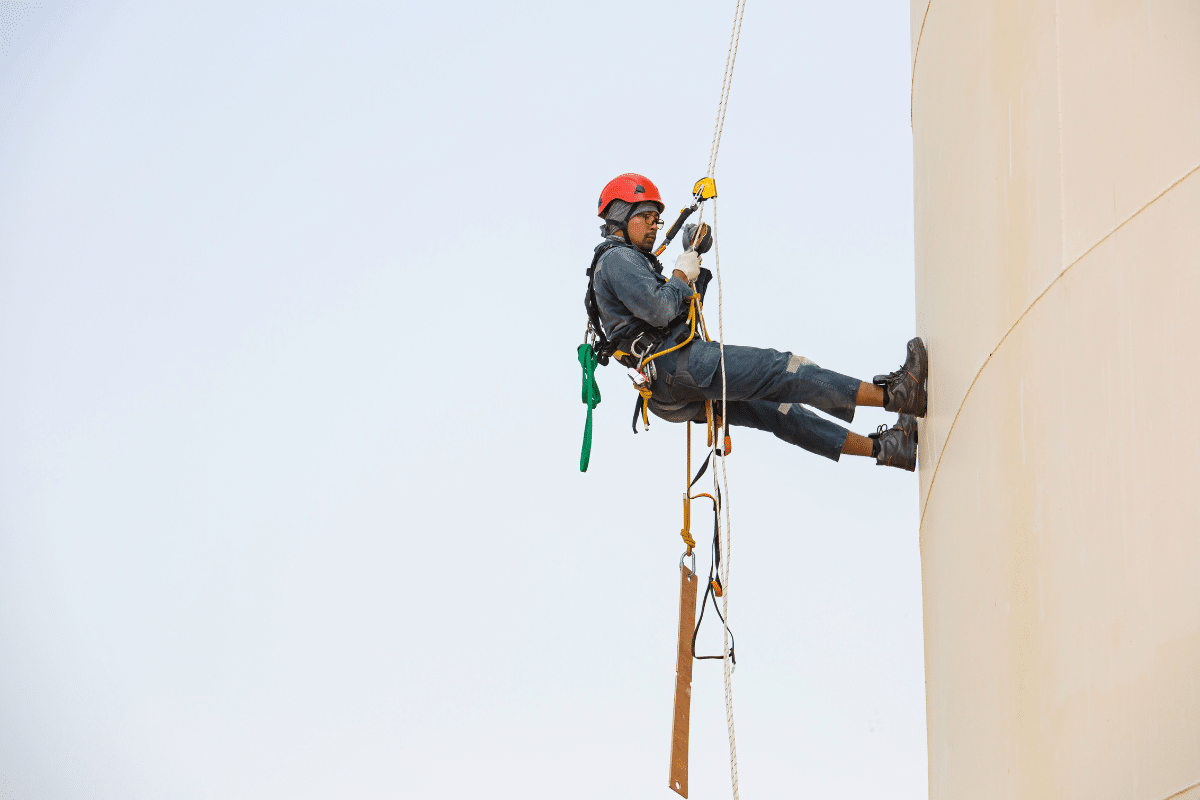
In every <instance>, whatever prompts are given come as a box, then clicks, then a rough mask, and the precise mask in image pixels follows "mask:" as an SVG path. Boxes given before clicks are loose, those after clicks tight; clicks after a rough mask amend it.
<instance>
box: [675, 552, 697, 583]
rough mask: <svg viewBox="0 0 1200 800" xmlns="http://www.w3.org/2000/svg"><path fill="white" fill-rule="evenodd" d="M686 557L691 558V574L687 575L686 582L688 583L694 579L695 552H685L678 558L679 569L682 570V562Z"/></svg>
mask: <svg viewBox="0 0 1200 800" xmlns="http://www.w3.org/2000/svg"><path fill="white" fill-rule="evenodd" d="M688 556H691V557H692V571H691V573H689V574H688V580H689V581H690V580H691V579H692V578H694V577H696V551H695V550H693V551H692V552H690V553H689V552H687V551H686V550H685V551H684V553H683V555H681V556H680V557H679V568H680V569H683V560H684V559H685V558H687V557H688Z"/></svg>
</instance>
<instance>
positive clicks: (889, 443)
mask: <svg viewBox="0 0 1200 800" xmlns="http://www.w3.org/2000/svg"><path fill="white" fill-rule="evenodd" d="M868 435H869V436H870V437H871V438H872V439H874V440H875V443H874V446H873V447H872V448H871V449H872V450H873V455H874V456H875V463H876V464H878V465H879V466H881V467H898V468H900V469H906V470H908V471H909V472H912V471H914V470H915V469H916V468H917V418H916V417H914V416H912V415H910V414H901V415H900V418H899V419H897V420H896V424H895V425H893V426H892V427H890V428H889V427H888V426H887V425H880V426H879V430H877V431H875V433H872V434H868Z"/></svg>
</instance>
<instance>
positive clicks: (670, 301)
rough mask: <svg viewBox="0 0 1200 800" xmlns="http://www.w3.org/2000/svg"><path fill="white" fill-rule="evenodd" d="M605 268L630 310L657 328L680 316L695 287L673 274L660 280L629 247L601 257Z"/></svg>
mask: <svg viewBox="0 0 1200 800" xmlns="http://www.w3.org/2000/svg"><path fill="white" fill-rule="evenodd" d="M600 263H601V271H602V272H603V273H604V276H605V280H606V281H607V283H608V285H609V287H610V288H611V289H612V291H613V293H614V294H615V295H616V296H617V299H618V300H620V301H621V303H622V304H624V306H625V307H626V308H628V309H629V312H630V313H631V314H633V315H634V316H635V317H637V318H638V319H640V320H644V321H645V322H648V323H650V324H651V325H653V326H654V327H656V328H661V327H663V326H665V325H666V324H667V323H668V322H670V321H671V320H673V319H675V317H677V316H679V312H680V311H682V310H683V309H684V305H685V303H686V302H687V299H688V298H689V297H691V296H692V289H691V287H690V286H688V285H687V282H686V281H684V280H681V279H680V278H677V277H675V276H672V277H671V279H670V280H668V281H667V282H666V283H661V282H659V280H658V278H657V277H656V276H655V274H654V273H653V272H651V271H650V268H649V267H647V266H646V265H645V264H643V263H641V262H640V261H639V260H637V257H636V256H634V255H633V254H632V253H630V252H629V251H628V250H627V249H625V248H616V249H613V250H611V251H609V252H608V253H606V254H605V255H604V257H603V258H602V259H601V262H600Z"/></svg>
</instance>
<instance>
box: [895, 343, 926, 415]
mask: <svg viewBox="0 0 1200 800" xmlns="http://www.w3.org/2000/svg"><path fill="white" fill-rule="evenodd" d="M912 340H913V341H914V342H916V343H917V363H918V364H920V371H921V377H920V378H917V376H916V375H913V378H914V379H916V380H917V408H915V409H913V410H912V411H901V412H900V413H902V414H912V415H913V416H914V417H924V416H925V412H926V411H928V410H929V393H928V392H927V391H926V389H925V383H926V381H928V380H929V353H928V352H926V350H925V342H924V341H922V340H921V337H920V336H914V337H913V339H912ZM909 374H910V375H911V374H912V373H909Z"/></svg>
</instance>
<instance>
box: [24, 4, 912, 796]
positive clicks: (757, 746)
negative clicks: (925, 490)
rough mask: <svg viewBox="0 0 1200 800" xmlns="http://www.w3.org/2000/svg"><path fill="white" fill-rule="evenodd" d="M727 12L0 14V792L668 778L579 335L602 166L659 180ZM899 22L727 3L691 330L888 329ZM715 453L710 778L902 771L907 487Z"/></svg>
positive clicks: (907, 712)
mask: <svg viewBox="0 0 1200 800" xmlns="http://www.w3.org/2000/svg"><path fill="white" fill-rule="evenodd" d="M733 10H734V3H733V2H732V0H730V2H708V1H704V2H686V3H685V2H643V3H633V2H623V1H621V0H615V1H614V2H611V3H607V4H593V3H589V4H582V3H564V2H561V1H559V2H525V3H503V4H501V3H459V2H441V3H419V4H415V3H403V2H401V3H396V2H379V3H366V2H338V3H332V2H329V3H318V2H288V3H284V2H279V3H261V2H244V1H243V2H237V3H224V2H212V3H201V4H197V3H161V2H156V3H150V2H147V3H119V2H87V1H86V0H84V1H83V2H65V3H55V2H50V1H49V0H46V2H40V3H16V2H3V3H0V32H2V36H0V798H3V800H10V798H11V800H53V799H54V798H105V797H111V798H123V799H124V798H153V799H154V800H160V799H161V798H222V799H225V798H289V800H295V798H310V797H311V798H328V797H356V798H357V797H364V798H366V797H380V798H385V797H386V798H394V797H405V798H407V797H413V798H423V797H446V798H460V797H461V798H472V797H489V798H490V797H536V798H560V797H571V798H612V797H659V798H667V797H673V796H674V795H672V794H669V790H668V789H667V787H666V782H667V781H666V778H667V766H668V754H669V741H670V727H671V703H672V692H673V685H674V668H675V630H676V614H677V603H678V595H677V590H678V582H677V572H676V570H677V566H676V565H677V563H678V558H679V553H680V551H681V542H680V539H679V535H678V532H679V528H680V522H681V520H680V503H679V496H680V492H681V491H682V485H681V484H682V481H683V471H684V466H683V458H684V453H683V437H684V432H683V428H682V427H681V426H677V425H671V424H668V423H666V422H662V421H654V422H652V425H651V429H650V431H649V432H642V433H640V434H638V435H637V436H634V435H632V434H631V433H630V430H629V420H630V415H631V412H632V406H633V401H634V397H635V394H634V392H633V391H632V389H631V388H630V387H629V384H628V380H627V379H626V377H625V375H624V370H623V369H621V368H620V367H617V366H609V367H608V368H607V369H604V370H602V371H601V375H600V382H601V387H602V391H603V398H604V400H603V403H602V404H601V406H600V407H599V408H598V409H597V411H596V431H595V445H594V449H593V454H592V463H591V468H590V470H589V472H588V473H587V474H586V475H584V474H580V472H579V470H578V457H579V446H580V439H581V435H582V429H583V421H584V412H585V409H584V406H583V405H582V404H581V403H580V392H579V385H580V378H579V367H578V364H577V362H576V359H575V348H576V346H577V345H578V344H579V343H580V341H581V338H582V333H583V330H584V325H585V316H584V313H583V307H582V303H581V298H582V295H583V292H584V288H585V286H586V279H585V276H584V270H585V269H586V267H587V265H588V262H589V260H590V257H591V249H592V247H593V246H594V244H595V243H596V241H597V239H598V228H597V225H598V220H597V219H596V218H595V216H594V215H595V204H596V197H597V196H598V194H599V191H600V188H601V187H602V186H603V185H604V183H605V182H606V181H607V180H608V179H610V178H611V177H613V176H614V175H616V174H618V173H621V172H626V171H638V172H642V173H644V174H646V175H649V176H651V177H652V179H653V180H655V181H656V183H657V184H658V186H659V187H660V189H661V190H662V191H663V194H664V196H665V199H666V202H667V206H668V209H669V211H671V212H673V211H674V210H676V209H678V208H679V207H680V206H682V205H684V204H685V203H686V202H687V200H688V190H689V189H690V187H691V185H692V184H693V182H694V181H695V180H696V179H697V178H699V177H701V176H702V175H703V172H704V169H705V166H706V164H707V160H708V152H709V144H710V141H711V136H712V124H713V117H714V114H715V111H716V105H717V100H718V95H719V91H720V78H721V71H722V69H723V67H724V62H725V53H726V47H727V44H728V37H729V25H730V22H731V21H732V15H733ZM909 41H910V38H909V12H908V8H907V6H905V5H904V4H899V3H894V2H892V3H886V2H870V3H794V2H770V3H768V2H758V0H750V2H749V4H748V6H747V10H746V16H745V23H744V27H743V32H742V38H741V47H740V51H739V56H738V60H737V68H736V73H735V78H734V83H733V90H732V99H731V102H730V106H729V112H728V118H727V121H726V126H725V133H724V139H723V144H722V147H721V152H720V161H719V164H718V167H717V172H716V179H717V183H718V188H719V191H720V200H719V202H720V207H719V225H718V237H719V241H720V252H721V255H722V264H721V266H722V278H723V285H724V318H725V333H726V340H727V341H729V342H733V343H739V344H750V345H759V346H765V347H776V348H779V349H787V350H792V351H794V352H796V353H799V354H802V355H804V356H807V357H809V358H812V359H814V360H816V361H817V362H819V363H820V364H822V365H823V366H826V367H829V368H832V369H835V370H838V371H840V372H844V373H848V374H851V375H854V376H856V377H859V378H863V379H866V380H870V378H871V376H872V375H873V374H875V373H878V372H886V371H890V370H892V369H895V368H896V367H897V365H899V363H900V362H901V360H902V359H903V355H904V342H905V341H906V340H907V339H908V338H909V337H910V336H911V335H912V334H913V331H914V327H915V323H914V312H913V308H914V301H913V241H912V237H913V223H912V147H911V129H910V125H909V87H910V67H909ZM676 252H678V245H676V246H675V248H674V249H673V250H672V251H670V253H669V256H670V257H672V258H673V257H674V254H675V253H676ZM707 263H708V261H707V260H706V264H707ZM715 305H716V304H715V303H711V302H710V304H709V309H710V310H709V320H710V322H711V323H712V324H713V327H714V329H715ZM893 419H894V415H887V414H884V413H883V412H882V411H880V410H874V409H871V410H864V411H863V412H861V413H860V415H859V418H858V420H857V421H856V422H855V423H854V426H853V427H854V429H855V430H856V431H858V432H859V433H864V434H865V433H867V432H869V431H871V430H873V429H874V427H875V426H876V425H877V424H880V423H883V422H890V421H892V420H893ZM729 475H730V481H731V484H730V499H731V510H732V517H733V528H732V543H733V559H732V578H731V582H730V586H729V591H730V594H729V600H730V611H731V622H732V625H733V629H734V631H735V632H736V635H737V643H738V656H739V659H738V662H739V666H738V668H737V672H736V674H735V676H734V710H735V714H736V718H737V733H738V747H739V750H738V753H739V765H740V773H739V774H740V785H741V794H742V796H743V797H745V798H748V799H750V798H765V797H810V796H811V797H834V796H836V797H839V798H876V797H880V796H886V797H890V798H923V797H925V796H926V755H925V753H926V750H925V706H924V673H923V660H922V639H921V596H920V590H921V584H920V560H919V556H920V554H919V544H918V535H917V481H916V478H915V476H914V475H911V474H909V473H906V472H902V471H898V470H888V469H881V468H877V467H875V466H874V465H873V464H871V463H869V462H868V461H867V460H865V459H859V460H856V461H854V462H853V463H851V460H850V459H847V460H846V461H844V462H843V463H841V464H834V463H833V462H830V461H826V460H824V459H821V458H818V457H816V456H813V455H811V454H808V453H805V452H803V451H801V450H799V449H797V448H794V447H792V446H790V445H786V444H784V443H782V442H780V441H778V440H775V439H774V438H773V437H771V436H769V435H767V434H763V433H759V432H756V431H736V430H735V432H734V453H733V455H732V456H731V457H730V459H729ZM695 520H696V521H695V522H694V526H693V527H694V529H695V530H696V531H697V538H699V539H701V540H703V538H704V536H703V535H701V534H703V533H704V532H705V531H707V530H709V526H710V525H711V523H710V522H709V520H708V518H707V517H706V516H705V512H704V511H703V508H702V506H697V507H696V514H695ZM700 566H701V569H702V570H703V571H707V568H708V565H707V563H706V559H704V558H702V559H701V564H700ZM718 632H719V628H717V627H716V626H714V627H713V628H711V629H709V630H708V631H707V632H706V633H705V634H703V635H702V637H701V647H702V648H703V649H707V650H711V651H713V652H719V648H720V643H719V635H718ZM720 676H721V668H720V663H719V662H715V661H708V662H698V663H697V664H696V668H695V683H694V688H693V712H692V771H691V790H692V791H691V796H692V797H693V798H720V797H728V796H729V762H728V750H727V743H726V736H725V719H724V701H723V697H722V683H721V677H720Z"/></svg>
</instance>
